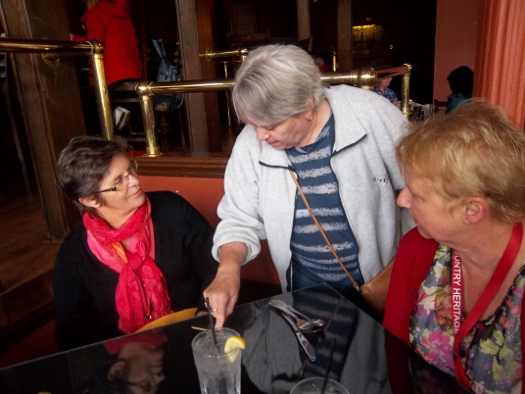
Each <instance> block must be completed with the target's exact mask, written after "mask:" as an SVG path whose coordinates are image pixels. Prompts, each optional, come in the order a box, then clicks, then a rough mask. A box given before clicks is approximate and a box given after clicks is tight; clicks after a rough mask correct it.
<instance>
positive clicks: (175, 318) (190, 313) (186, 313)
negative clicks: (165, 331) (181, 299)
mask: <svg viewBox="0 0 525 394" xmlns="http://www.w3.org/2000/svg"><path fill="white" fill-rule="evenodd" d="M195 313H197V308H188V309H184V310H182V311H178V312H173V313H170V314H169V315H166V316H162V317H159V318H158V319H157V320H153V321H152V322H149V323H148V324H146V325H145V326H144V327H142V328H139V329H138V330H137V331H136V332H142V331H146V330H151V329H152V328H157V327H162V326H165V325H167V324H171V323H177V322H179V321H182V320H186V319H191V318H192V317H195Z"/></svg>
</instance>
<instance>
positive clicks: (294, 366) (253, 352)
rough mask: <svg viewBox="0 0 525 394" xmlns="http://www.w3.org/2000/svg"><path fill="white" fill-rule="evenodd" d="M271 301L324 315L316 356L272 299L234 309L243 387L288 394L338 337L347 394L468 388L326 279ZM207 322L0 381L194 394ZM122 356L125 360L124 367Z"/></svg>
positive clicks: (65, 357)
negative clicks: (195, 344)
mask: <svg viewBox="0 0 525 394" xmlns="http://www.w3.org/2000/svg"><path fill="white" fill-rule="evenodd" d="M273 298H277V299H281V300H283V301H285V302H286V303H288V304H290V305H293V306H294V308H296V309H298V310H299V311H301V312H303V313H304V314H306V315H308V316H310V317H314V318H321V319H323V320H325V322H326V324H325V327H324V329H323V331H322V332H320V333H316V334H311V333H310V334H306V336H307V338H308V340H309V341H310V342H311V344H312V345H313V346H314V348H315V350H316V355H317V359H316V361H315V362H313V363H312V362H310V361H309V360H308V358H307V357H306V354H305V352H304V351H303V349H302V347H301V346H300V344H299V342H298V340H297V338H296V336H295V334H294V332H293V331H292V329H291V327H290V326H289V325H288V323H287V322H286V321H285V320H284V319H283V318H282V316H281V315H280V314H279V313H278V312H277V311H276V310H275V309H274V308H272V307H270V306H269V305H268V299H266V300H260V301H256V302H253V303H249V304H245V305H240V306H237V307H236V308H235V310H234V312H233V314H232V315H231V316H230V317H229V318H228V319H227V321H226V323H225V326H226V327H230V328H233V329H234V330H236V331H237V332H239V333H240V334H241V335H242V336H243V337H244V338H245V339H246V349H245V350H244V351H243V354H242V378H241V379H242V380H241V391H242V392H243V393H289V392H290V390H291V388H292V387H293V386H294V385H295V383H297V381H299V380H301V379H304V378H306V377H310V376H323V375H324V372H325V370H326V367H327V365H328V358H329V353H330V348H331V344H332V342H333V340H334V339H335V340H336V347H335V351H334V355H333V361H332V364H331V369H330V377H331V378H332V379H335V380H337V381H340V382H341V383H342V384H343V385H344V386H345V387H347V388H348V389H349V390H350V392H351V393H391V392H394V393H397V392H399V393H407V392H432V393H451V392H452V393H454V392H457V393H467V392H468V391H467V390H465V389H464V388H462V387H461V386H460V385H459V384H458V383H456V381H455V380H454V379H452V378H450V377H449V376H447V375H445V374H444V373H442V372H440V371H439V370H437V369H436V368H433V367H432V366H430V365H429V364H427V363H426V362H424V361H423V360H422V359H421V358H419V357H418V356H417V355H416V354H415V353H414V352H413V351H412V350H411V349H410V347H409V346H407V345H406V344H404V343H402V342H401V341H399V340H398V339H397V338H395V337H393V336H392V335H391V334H389V333H388V332H385V330H384V328H383V327H382V326H381V325H380V324H379V323H378V322H377V321H376V320H374V319H373V318H371V317H370V316H368V315H367V314H366V313H365V312H363V311H361V310H360V309H359V308H357V307H356V306H355V305H354V304H353V303H351V302H350V301H349V300H347V299H346V298H344V297H342V296H341V295H340V294H339V293H337V292H336V291H335V290H333V289H332V288H330V287H329V286H327V285H325V284H321V285H317V286H313V287H310V288H308V289H303V290H299V291H295V292H292V293H286V294H282V295H279V296H276V297H273ZM207 326H208V320H207V317H205V316H203V317H198V318H194V319H190V320H186V321H183V322H180V323H176V324H172V325H168V326H165V327H162V328H160V329H154V330H150V331H146V332H144V333H139V334H133V335H128V336H125V337H121V338H117V339H114V340H111V341H106V342H103V343H98V344H94V345H91V346H87V347H84V348H79V349H75V350H72V351H68V352H64V353H59V354H56V355H53V356H50V357H45V358H42V359H38V360H34V361H31V362H28V363H24V364H19V365H16V366H12V367H9V368H5V369H2V370H0V387H2V392H6V393H12V394H17V393H37V392H50V393H53V394H57V393H61V394H62V393H74V394H78V393H91V392H93V393H100V392H104V391H105V390H106V389H102V387H103V386H104V385H105V386H111V385H113V386H120V388H116V389H114V391H108V392H122V393H124V392H136V390H139V391H138V392H140V389H142V392H144V389H148V388H150V387H148V385H147V383H148V382H153V383H150V384H149V386H151V390H150V392H157V393H199V382H198V377H197V372H196V370H195V366H194V362H193V356H192V351H191V340H192V339H193V337H194V336H195V335H197V333H198V330H196V329H195V328H194V327H207ZM385 345H386V346H385ZM385 349H386V351H385ZM119 360H120V361H123V360H126V361H127V362H128V365H127V366H126V368H127V369H126V368H122V367H124V364H122V363H120V364H118V362H119ZM119 367H120V369H119ZM159 367H160V371H159ZM389 368H390V371H389ZM123 370H125V371H124V373H122V372H123ZM389 372H390V373H389ZM108 378H109V379H108ZM148 379H149V380H148ZM155 382H156V384H158V386H157V387H155V385H156V384H155ZM130 389H132V390H135V391H131V390H130ZM155 389H156V391H155ZM4 390H5V391H4Z"/></svg>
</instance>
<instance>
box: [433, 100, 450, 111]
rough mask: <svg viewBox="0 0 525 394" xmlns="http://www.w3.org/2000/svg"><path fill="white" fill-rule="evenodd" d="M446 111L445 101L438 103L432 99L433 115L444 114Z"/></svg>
mask: <svg viewBox="0 0 525 394" xmlns="http://www.w3.org/2000/svg"><path fill="white" fill-rule="evenodd" d="M446 110H447V102H446V101H439V100H438V99H434V113H437V112H445V111H446Z"/></svg>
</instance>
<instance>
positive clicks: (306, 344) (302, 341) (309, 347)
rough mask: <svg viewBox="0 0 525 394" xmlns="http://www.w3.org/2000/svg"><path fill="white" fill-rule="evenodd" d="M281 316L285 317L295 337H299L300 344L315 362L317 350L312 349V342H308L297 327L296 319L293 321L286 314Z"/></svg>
mask: <svg viewBox="0 0 525 394" xmlns="http://www.w3.org/2000/svg"><path fill="white" fill-rule="evenodd" d="M281 316H282V317H284V320H286V321H287V322H288V324H290V326H291V327H292V329H293V331H294V333H295V335H296V336H297V339H298V340H299V343H300V344H301V346H302V347H303V349H304V351H305V352H306V355H307V356H308V358H309V359H310V361H311V362H315V359H316V355H315V349H314V348H313V347H312V345H311V344H310V342H308V339H306V337H305V336H304V335H303V333H302V332H301V330H300V329H299V327H297V324H296V323H295V321H294V319H292V318H291V317H290V316H288V315H287V314H286V313H281Z"/></svg>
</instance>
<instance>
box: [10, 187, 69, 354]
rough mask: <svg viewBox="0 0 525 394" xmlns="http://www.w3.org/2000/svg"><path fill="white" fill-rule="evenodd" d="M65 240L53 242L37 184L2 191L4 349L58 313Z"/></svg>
mask: <svg viewBox="0 0 525 394" xmlns="http://www.w3.org/2000/svg"><path fill="white" fill-rule="evenodd" d="M59 247H60V245H59V244H58V243H53V242H50V240H49V238H48V237H47V229H46V225H45V221H44V216H43V213H42V205H41V201H40V197H39V194H38V193H37V192H36V187H33V193H32V194H27V192H26V191H25V188H24V185H23V183H22V182H20V183H17V182H15V183H10V184H9V185H8V187H4V188H3V190H2V191H0V252H1V255H0V256H1V257H0V286H1V288H0V352H1V351H4V350H6V349H9V348H10V347H11V346H12V345H13V344H14V343H17V342H18V341H19V340H20V339H22V338H24V337H26V336H27V335H29V334H31V333H32V332H33V331H35V330H37V329H38V328H40V327H41V326H42V325H44V324H47V323H48V322H49V321H50V320H52V319H53V317H54V309H53V292H52V288H51V280H52V270H53V264H54V260H55V256H56V253H57V252H58V249H59Z"/></svg>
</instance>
